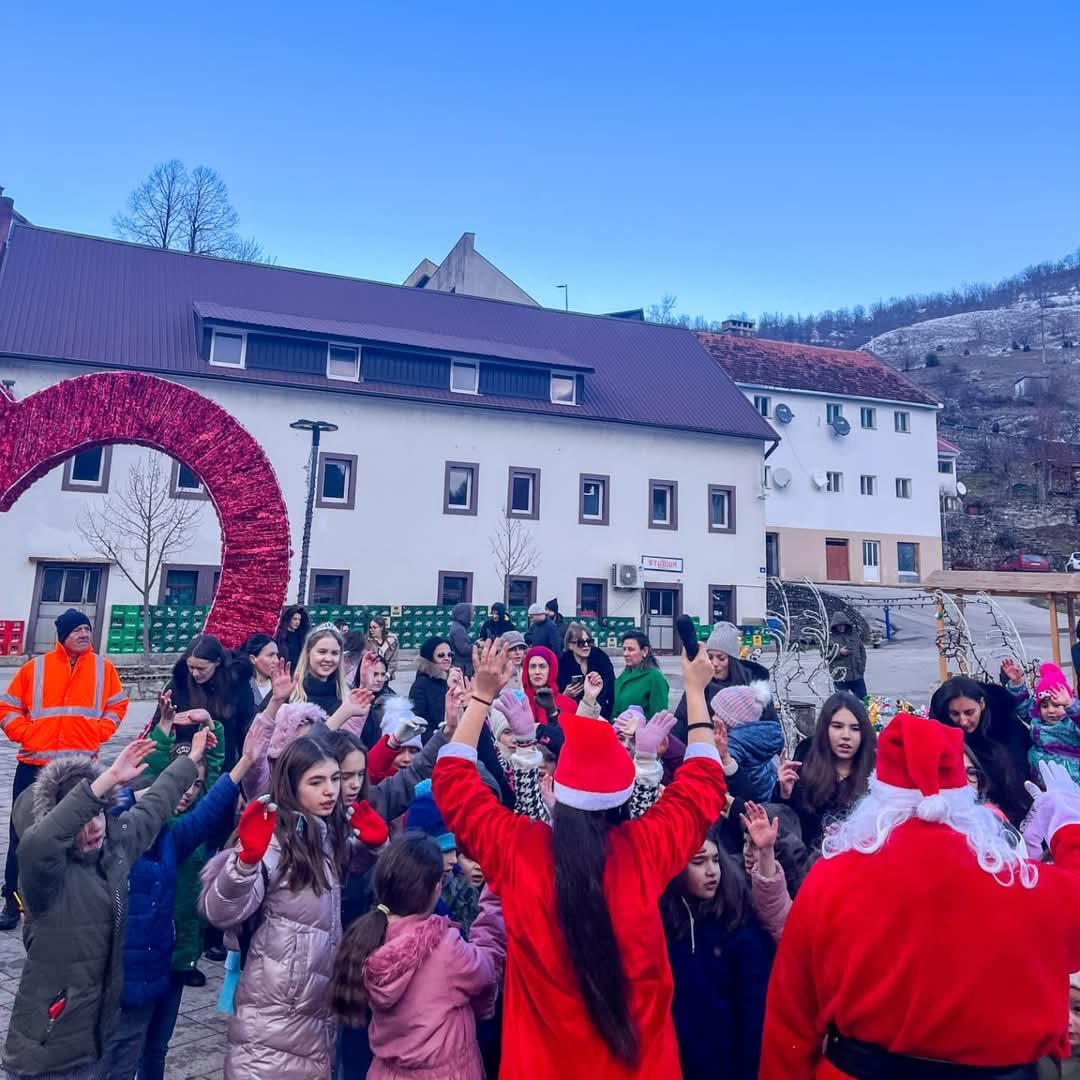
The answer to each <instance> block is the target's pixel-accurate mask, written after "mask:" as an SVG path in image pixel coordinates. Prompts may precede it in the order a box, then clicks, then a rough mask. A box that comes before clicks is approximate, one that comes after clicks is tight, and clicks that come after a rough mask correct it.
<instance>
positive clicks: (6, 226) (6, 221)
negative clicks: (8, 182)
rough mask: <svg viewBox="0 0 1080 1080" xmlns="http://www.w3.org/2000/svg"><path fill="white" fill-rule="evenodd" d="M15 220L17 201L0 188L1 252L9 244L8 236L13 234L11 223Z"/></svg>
mask: <svg viewBox="0 0 1080 1080" xmlns="http://www.w3.org/2000/svg"><path fill="white" fill-rule="evenodd" d="M14 218H15V200H14V199H13V198H12V197H11V196H10V195H5V194H4V189H3V188H2V187H0V250H2V249H3V247H4V245H5V244H6V243H7V238H8V234H9V233H10V232H11V223H12V221H13V220H14Z"/></svg>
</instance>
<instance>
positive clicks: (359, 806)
mask: <svg viewBox="0 0 1080 1080" xmlns="http://www.w3.org/2000/svg"><path fill="white" fill-rule="evenodd" d="M349 825H350V826H351V828H352V830H353V832H355V833H356V835H357V836H358V837H359V838H360V843H362V844H364V845H365V846H366V847H370V848H377V847H382V846H383V844H385V843H386V841H387V840H389V839H390V830H389V828H387V825H386V822H385V821H383V819H382V818H381V817H379V815H378V814H377V813H376V812H375V811H374V810H373V809H372V808H371V806H370V804H368V803H366V802H354V803H353V804H352V806H350V807H349Z"/></svg>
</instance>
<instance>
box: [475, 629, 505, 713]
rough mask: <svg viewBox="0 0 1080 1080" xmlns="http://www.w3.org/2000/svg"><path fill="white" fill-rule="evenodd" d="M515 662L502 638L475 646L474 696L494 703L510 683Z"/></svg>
mask: <svg viewBox="0 0 1080 1080" xmlns="http://www.w3.org/2000/svg"><path fill="white" fill-rule="evenodd" d="M513 671H514V662H513V660H511V659H510V652H509V650H508V648H507V646H506V642H505V641H504V640H503V639H502V638H497V639H496V640H495V641H485V642H483V643H482V644H476V645H474V646H473V672H474V674H473V691H472V692H473V696H474V697H478V698H483V699H484V700H485V701H494V700H495V698H496V697H497V696H498V694H499V692H500V691H501V690H502V688H503V687H504V686H505V685H506V684H507V683H508V682H509V681H510V676H511V675H512V674H513Z"/></svg>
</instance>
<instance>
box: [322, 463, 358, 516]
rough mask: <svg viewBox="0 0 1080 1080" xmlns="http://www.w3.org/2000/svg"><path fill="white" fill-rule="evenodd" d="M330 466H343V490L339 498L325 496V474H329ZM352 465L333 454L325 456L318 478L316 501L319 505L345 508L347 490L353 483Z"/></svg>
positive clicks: (347, 495) (347, 497)
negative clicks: (326, 504) (324, 504)
mask: <svg viewBox="0 0 1080 1080" xmlns="http://www.w3.org/2000/svg"><path fill="white" fill-rule="evenodd" d="M331 464H334V465H341V466H344V469H345V490H344V492H343V493H342V494H341V496H340V498H339V497H338V496H336V495H327V494H326V474H327V473H328V472H329V466H330V465H331ZM352 472H353V463H352V462H351V461H350V460H348V459H347V458H344V457H336V456H335V455H333V454H327V455H326V458H325V460H324V462H323V467H322V469H321V470H320V473H321V475H320V476H319V478H318V480H319V490H318V492H317V494H318V497H319V499H318V501H319V502H320V503H328V504H329V505H331V506H347V505H348V504H349V489H350V488H351V487H352V483H353V475H352Z"/></svg>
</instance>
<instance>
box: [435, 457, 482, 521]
mask: <svg viewBox="0 0 1080 1080" xmlns="http://www.w3.org/2000/svg"><path fill="white" fill-rule="evenodd" d="M454 469H460V470H461V471H462V472H464V473H465V474H466V476H467V477H468V479H467V480H466V481H465V504H464V505H463V506H457V505H455V504H454V503H452V502H451V501H450V492H451V490H452V489H451V487H450V485H449V484H447V487H446V496H445V498H446V506H445V508H444V511H443V512H444V513H447V514H470V515H472V514H475V513H476V468H475V467H474V466H472V465H451V466H450V468H449V472H448V473H447V479H448V480H449V478H450V475H451V474H452V473H453V471H454Z"/></svg>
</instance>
